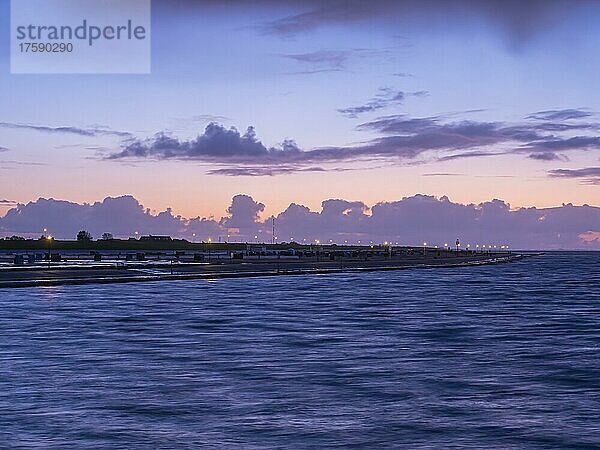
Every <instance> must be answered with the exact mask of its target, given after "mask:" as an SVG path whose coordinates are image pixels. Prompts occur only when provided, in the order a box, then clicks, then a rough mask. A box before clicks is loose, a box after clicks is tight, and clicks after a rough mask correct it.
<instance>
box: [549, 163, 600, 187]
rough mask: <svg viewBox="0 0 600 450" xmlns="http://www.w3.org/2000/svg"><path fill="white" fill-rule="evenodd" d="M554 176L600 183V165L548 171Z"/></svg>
mask: <svg viewBox="0 0 600 450" xmlns="http://www.w3.org/2000/svg"><path fill="white" fill-rule="evenodd" d="M548 173H549V174H550V176H551V177H554V178H578V179H581V180H582V181H583V182H585V183H589V184H600V167H585V168H583V169H554V170H550V171H549V172H548Z"/></svg>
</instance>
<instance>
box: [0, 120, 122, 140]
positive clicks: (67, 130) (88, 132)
mask: <svg viewBox="0 0 600 450" xmlns="http://www.w3.org/2000/svg"><path fill="white" fill-rule="evenodd" d="M0 128H13V129H25V130H33V131H39V132H42V133H54V134H75V135H78V136H86V137H95V136H102V135H110V136H117V137H121V138H127V137H131V133H128V132H126V131H115V130H110V129H108V128H106V127H92V128H78V127H73V126H64V127H50V126H46V125H31V124H26V123H13V122H0Z"/></svg>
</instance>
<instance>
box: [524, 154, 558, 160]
mask: <svg viewBox="0 0 600 450" xmlns="http://www.w3.org/2000/svg"><path fill="white" fill-rule="evenodd" d="M528 158H530V159H535V160H536V161H559V160H561V159H562V158H561V157H560V156H558V155H557V154H556V153H552V152H545V153H532V154H530V155H529V156H528Z"/></svg>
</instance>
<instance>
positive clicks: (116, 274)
mask: <svg viewBox="0 0 600 450" xmlns="http://www.w3.org/2000/svg"><path fill="white" fill-rule="evenodd" d="M535 255H536V254H510V255H492V256H491V257H485V258H467V257H465V258H461V259H462V260H459V261H456V260H454V261H452V260H451V259H443V260H439V261H437V262H436V261H435V260H431V259H428V258H423V259H424V261H423V262H419V261H418V260H406V261H402V260H399V261H371V264H366V263H367V261H364V262H348V263H347V266H346V267H344V266H343V265H340V267H335V266H334V264H331V263H329V262H322V263H320V264H316V265H315V263H313V264H312V265H311V266H309V267H297V266H296V267H294V265H293V264H289V263H284V262H282V263H278V264H274V263H266V264H262V267H258V266H261V264H253V265H251V266H256V267H243V266H241V265H240V264H222V265H218V264H214V265H210V264H208V265H202V266H198V265H177V266H169V265H164V266H163V267H162V269H164V270H166V271H168V272H160V271H158V270H154V269H156V266H150V267H130V268H120V267H103V268H98V267H85V266H80V267H78V268H58V267H51V268H50V270H47V269H43V268H41V267H38V268H23V269H24V270H18V269H17V270H16V269H11V270H8V271H7V270H3V271H2V272H4V274H2V275H3V278H0V289H18V288H28V287H52V286H68V285H91V284H117V283H119V284H120V283H140V282H152V281H182V280H212V279H221V278H255V277H272V276H286V275H287V276H298V275H325V274H338V273H360V272H380V271H396V270H409V269H441V268H459V267H469V266H481V265H495V264H506V263H509V262H512V261H518V260H520V259H523V258H526V257H530V256H535ZM361 263H362V264H361ZM337 265H339V263H337ZM285 266H291V267H285ZM184 269H185V270H187V272H185V271H183V270H184ZM199 269H203V270H199ZM206 269H209V270H206ZM253 269H254V270H253ZM261 269H262V270H261ZM175 270H178V271H181V272H179V273H175V272H174V271H175ZM79 271H82V272H85V273H89V272H94V271H96V272H97V273H96V274H95V275H94V276H89V277H84V276H77V275H79V274H77V273H74V272H79ZM6 273H9V274H10V273H18V274H21V275H22V274H26V275H27V276H21V277H20V278H17V279H15V278H13V279H8V278H7V277H6V276H5V274H6ZM31 275H38V276H37V277H33V276H31ZM44 276H46V278H44Z"/></svg>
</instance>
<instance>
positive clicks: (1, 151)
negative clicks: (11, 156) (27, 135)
mask: <svg viewBox="0 0 600 450" xmlns="http://www.w3.org/2000/svg"><path fill="white" fill-rule="evenodd" d="M8 151H10V149H9V148H7V147H2V146H0V153H3V152H8Z"/></svg>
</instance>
